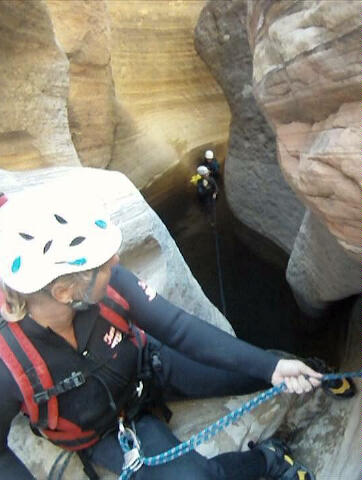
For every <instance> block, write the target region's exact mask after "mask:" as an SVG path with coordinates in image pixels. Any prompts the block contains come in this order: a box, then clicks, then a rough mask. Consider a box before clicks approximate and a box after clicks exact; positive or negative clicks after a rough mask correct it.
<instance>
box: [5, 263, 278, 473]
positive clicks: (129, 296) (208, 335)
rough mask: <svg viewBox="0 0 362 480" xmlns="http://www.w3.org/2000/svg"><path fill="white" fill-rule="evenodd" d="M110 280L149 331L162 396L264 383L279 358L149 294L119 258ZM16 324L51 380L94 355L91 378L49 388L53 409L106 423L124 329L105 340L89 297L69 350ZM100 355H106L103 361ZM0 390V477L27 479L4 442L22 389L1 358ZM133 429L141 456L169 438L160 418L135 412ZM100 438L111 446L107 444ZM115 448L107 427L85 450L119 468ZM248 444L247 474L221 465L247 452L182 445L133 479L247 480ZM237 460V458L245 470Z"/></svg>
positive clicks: (35, 328)
mask: <svg viewBox="0 0 362 480" xmlns="http://www.w3.org/2000/svg"><path fill="white" fill-rule="evenodd" d="M111 285H112V286H113V287H114V288H115V289H116V290H117V291H118V292H119V293H120V294H121V295H122V296H123V297H124V298H125V299H126V300H127V302H128V303H129V306H130V316H131V318H132V321H133V322H134V323H135V324H137V325H138V326H139V327H140V328H142V329H144V330H145V331H146V333H147V334H148V335H149V336H148V347H147V348H151V349H154V350H157V352H158V353H159V358H160V359H161V368H158V369H157V373H156V374H155V375H154V383H155V384H157V386H158V387H159V388H162V389H163V391H164V392H165V397H166V398H171V397H173V398H174V397H182V398H185V397H186V398H196V397H208V396H222V395H228V394H241V393H248V392H252V391H256V390H258V389H261V388H265V387H266V386H267V385H268V383H269V382H270V378H271V375H272V373H273V371H274V369H275V367H276V364H277V362H278V360H279V358H278V357H277V356H275V355H273V354H271V353H268V352H265V351H264V350H262V349H259V348H256V347H254V346H252V345H250V344H247V343H245V342H243V341H241V340H238V339H236V338H234V337H232V336H231V335H229V334H227V333H225V332H223V331H221V330H219V329H218V328H216V327H214V326H212V325H210V324H208V323H207V322H205V321H203V320H200V319H199V318H197V317H195V316H193V315H190V314H188V313H186V312H185V311H184V310H182V309H180V308H178V307H176V306H175V305H173V304H171V303H169V302H168V301H167V300H165V299H164V298H163V297H161V296H160V295H156V293H155V292H154V291H153V290H152V289H150V288H149V287H147V286H146V285H145V284H144V283H143V282H141V281H140V280H139V279H138V278H137V277H136V276H135V275H133V274H132V273H131V272H129V271H128V270H126V269H125V268H123V267H121V266H117V267H115V268H114V269H113V272H112V278H111ZM20 325H21V327H22V329H23V331H24V332H25V333H26V334H27V336H28V337H29V338H30V339H31V341H32V343H33V344H34V346H35V347H36V348H37V350H38V351H39V352H40V354H41V355H42V357H43V358H44V359H45V360H46V362H47V364H48V367H49V370H50V373H51V375H52V377H53V380H54V383H56V382H57V381H59V380H62V379H64V378H65V377H67V376H69V375H70V374H71V372H73V371H76V370H82V371H84V370H88V371H89V370H90V369H91V368H92V367H94V365H100V364H102V362H103V365H102V366H101V367H99V368H98V369H97V370H96V373H97V377H98V378H97V377H95V376H94V377H93V376H90V377H89V378H88V379H87V382H86V383H85V384H84V385H82V386H81V387H79V388H77V389H74V390H71V391H69V392H66V393H63V394H62V395H59V396H58V401H59V410H60V414H61V416H62V417H64V418H66V419H69V420H71V421H73V422H75V423H77V424H78V425H80V426H82V427H83V428H91V429H96V430H98V431H100V432H104V431H106V430H107V429H108V428H110V427H112V426H114V425H115V419H116V412H114V411H113V410H112V409H111V408H110V396H111V397H112V398H113V400H114V402H115V403H116V404H117V408H118V409H121V407H122V405H121V404H122V394H123V393H124V390H125V387H126V386H127V385H128V384H129V383H130V382H131V381H132V380H133V379H134V377H135V374H136V370H137V357H138V355H137V347H136V346H135V345H134V344H133V343H132V342H131V341H129V340H128V339H127V338H126V337H125V336H124V337H123V338H122V339H121V337H120V336H118V337H117V341H115V338H116V337H115V334H114V331H111V330H110V328H111V326H110V324H109V323H108V322H107V321H106V320H104V319H103V318H102V317H101V316H100V315H99V309H98V306H93V307H92V308H90V309H89V310H88V311H85V312H78V313H77V315H76V316H75V319H74V330H75V337H76V339H77V343H78V348H77V350H75V349H74V348H73V347H72V346H70V344H68V343H67V342H66V341H65V340H64V339H63V338H62V337H60V336H59V335H57V334H56V333H55V332H53V331H52V330H51V329H50V328H43V327H42V326H40V325H39V324H38V323H36V322H35V321H34V320H32V319H31V318H30V317H29V316H26V317H25V318H24V319H23V320H21V322H20ZM156 339H157V340H156ZM104 360H107V362H106V363H105V364H104ZM105 385H106V387H105ZM0 389H1V395H0V412H1V415H0V480H15V479H16V480H26V479H30V478H32V476H31V475H30V473H29V472H28V471H27V470H26V468H25V467H24V466H23V464H22V463H21V462H20V460H19V459H18V458H17V457H16V456H15V455H14V454H13V453H12V452H11V450H10V449H9V448H8V447H7V436H8V432H9V429H10V424H11V421H12V419H13V418H14V417H15V415H16V414H17V413H18V412H19V411H20V406H21V403H22V396H21V393H20V391H19V388H18V386H17V384H16V383H15V381H14V379H13V378H12V376H11V374H10V372H9V371H8V370H7V368H6V367H5V365H4V364H3V363H2V362H1V361H0ZM137 429H138V433H139V436H140V437H141V440H142V444H143V448H144V451H145V453H146V454H147V455H149V454H153V453H155V452H158V453H159V452H161V451H163V450H165V449H167V448H168V447H169V446H170V445H174V444H175V443H177V439H176V438H175V437H174V436H173V435H172V433H171V432H170V431H169V430H168V427H167V425H166V424H164V423H162V422H160V421H159V420H157V419H156V418H154V417H152V416H149V415H145V416H143V417H141V418H140V419H139V421H138V422H137ZM147 435H148V437H147ZM110 445H113V446H112V448H111V450H110ZM112 449H113V450H112ZM115 450H117V451H115ZM118 450H119V447H118V445H117V443H116V440H115V437H114V435H109V436H108V437H106V438H105V439H103V440H101V441H100V442H99V443H98V444H97V445H96V446H95V447H92V448H90V449H89V454H90V455H92V456H93V457H92V460H94V462H97V463H102V464H103V465H104V466H106V467H108V468H109V469H110V470H113V471H115V472H116V473H119V472H120V468H121V464H122V456H121V453H120V452H119V451H118ZM253 452H254V450H253ZM253 452H250V455H251V454H253V455H251V456H250V459H251V460H250V462H251V463H250V462H249V463H250V465H254V466H253V467H252V470H253V471H255V472H257V473H256V474H255V475H256V476H255V475H254V474H252V476H250V477H248V476H245V475H244V476H241V474H240V477H239V476H232V474H231V470H230V472H229V466H233V468H234V467H235V465H240V466H241V465H242V464H243V462H244V461H245V460H246V459H247V456H245V454H241V453H230V454H226V455H229V457H228V459H227V462H226V464H225V465H224V464H223V462H224V460H225V458H226V457H225V456H218V457H215V459H214V460H212V461H211V460H207V459H206V458H204V457H202V456H200V455H198V454H196V453H192V454H188V455H186V456H185V457H183V458H182V459H179V460H177V461H175V462H171V463H169V464H167V465H165V466H160V467H152V468H147V467H143V468H142V469H141V470H140V471H139V472H138V473H137V475H136V476H135V478H136V479H140V480H141V479H153V478H155V479H156V478H157V479H158V480H160V479H163V478H164V479H166V478H167V479H170V478H172V479H178V478H180V479H181V478H183V479H184V478H187V479H188V480H190V479H193V478H195V479H197V480H202V479H204V478H205V479H212V478H215V479H219V478H220V479H226V478H228V479H232V478H235V479H237V478H240V479H244V478H245V479H248V478H255V479H256V478H258V476H257V475H261V474H262V473H263V470H260V471H259V470H258V468H260V469H263V468H264V465H263V461H262V459H260V458H259V457H258V455H259V456H260V454H259V452H256V453H255V454H254V453H253ZM108 457H109V458H108ZM256 459H257V461H256ZM224 463H225V462H224ZM244 463H245V462H244ZM257 464H259V465H260V467H259V466H257ZM254 467H255V468H254ZM243 468H244V467H243ZM247 468H248V466H245V473H246V474H247ZM255 469H256V470H255ZM234 470H235V469H234ZM237 471H238V470H236V473H237ZM260 472H261V473H260ZM253 475H254V476H253Z"/></svg>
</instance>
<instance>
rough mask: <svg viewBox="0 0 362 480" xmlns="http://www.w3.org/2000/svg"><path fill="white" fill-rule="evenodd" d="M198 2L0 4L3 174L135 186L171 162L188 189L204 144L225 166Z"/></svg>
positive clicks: (7, 0) (221, 121)
mask: <svg viewBox="0 0 362 480" xmlns="http://www.w3.org/2000/svg"><path fill="white" fill-rule="evenodd" d="M203 5H204V0H197V1H193V2H188V1H171V2H167V3H165V2H164V1H162V0H160V1H152V8H150V2H149V1H148V0H144V1H137V2H133V1H113V0H109V1H108V0H89V1H88V0H67V1H64V0H41V1H39V0H29V1H26V2H24V1H23V0H4V1H2V2H0V16H1V25H2V26H3V27H4V28H2V31H1V33H0V39H1V46H0V56H1V64H2V69H1V73H0V82H1V86H2V92H3V97H2V98H3V110H2V115H1V120H0V167H1V168H5V169H10V170H23V169H30V168H39V167H44V166H50V165H58V166H59V165H79V164H80V163H79V161H80V162H81V164H82V165H83V166H93V167H100V168H106V167H108V168H109V169H112V170H120V171H122V172H124V173H126V174H127V175H128V176H129V177H130V178H131V179H132V180H133V181H134V183H135V184H136V186H137V187H138V188H143V187H145V186H146V185H149V184H151V183H152V182H153V181H154V179H156V178H158V177H159V176H160V175H162V174H163V173H165V172H167V171H169V170H170V169H171V168H172V167H174V166H176V165H178V164H180V163H182V164H183V165H184V166H185V170H186V173H185V174H184V176H186V178H184V176H183V177H182V178H180V177H178V178H177V181H178V183H179V184H181V185H183V184H184V183H185V182H188V180H189V176H191V174H192V173H194V170H195V166H196V164H197V162H198V160H199V159H200V156H201V154H202V153H203V151H204V150H205V149H206V148H210V147H211V148H215V149H216V151H217V153H218V154H219V156H221V158H223V156H224V152H225V143H226V139H227V136H228V123H229V119H230V114H229V109H228V105H227V103H226V101H225V98H224V96H223V94H222V91H221V89H220V87H219V86H218V84H217V83H216V81H215V80H214V78H213V77H212V75H211V74H210V73H209V71H208V69H207V67H206V66H205V64H204V63H203V62H202V61H201V60H200V58H199V57H198V55H197V54H196V51H195V49H194V46H193V29H194V26H195V24H196V22H197V18H198V15H199V12H200V10H201V9H202V7H203ZM170 188H172V185H170ZM165 195H167V192H165Z"/></svg>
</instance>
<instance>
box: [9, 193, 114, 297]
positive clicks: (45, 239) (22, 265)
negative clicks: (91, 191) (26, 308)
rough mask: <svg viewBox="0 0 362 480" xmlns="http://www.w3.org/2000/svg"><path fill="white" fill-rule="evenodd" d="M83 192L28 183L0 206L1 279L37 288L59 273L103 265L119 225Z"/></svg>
mask: <svg viewBox="0 0 362 480" xmlns="http://www.w3.org/2000/svg"><path fill="white" fill-rule="evenodd" d="M63 190H66V186H65V188H64V186H63ZM80 197H82V193H79V194H78V198H77V197H76V196H73V197H72V199H71V198H70V197H69V195H68V192H59V191H58V192H57V190H56V189H55V191H54V189H49V188H48V189H46V190H45V189H44V187H43V188H42V189H34V188H33V189H31V188H29V189H28V190H27V191H24V192H23V193H21V194H20V193H18V194H15V195H14V196H13V197H12V196H10V197H9V199H8V201H7V202H6V203H5V204H4V205H2V206H1V208H0V278H1V279H2V280H3V282H4V283H5V284H6V285H7V286H9V287H10V288H12V289H13V290H16V291H17V292H20V293H24V294H26V293H33V292H36V291H38V290H40V289H42V288H43V287H45V286H46V285H48V284H49V283H50V282H51V281H52V280H55V279H56V278H58V277H60V276H61V275H65V274H68V273H74V272H80V271H84V270H89V269H93V268H95V267H99V266H100V265H103V264H104V263H106V262H107V261H108V260H109V259H110V258H111V257H112V256H113V255H114V254H115V253H117V251H118V249H119V247H120V245H121V241H122V236H121V232H120V230H119V229H118V228H117V227H116V226H114V225H113V224H112V223H111V221H110V218H109V215H107V213H106V212H105V210H104V208H103V206H102V205H101V204H100V202H95V201H94V200H92V199H83V198H80Z"/></svg>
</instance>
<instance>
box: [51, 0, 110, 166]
mask: <svg viewBox="0 0 362 480" xmlns="http://www.w3.org/2000/svg"><path fill="white" fill-rule="evenodd" d="M116 3H118V2H116ZM46 4H47V7H48V12H49V17H50V19H51V22H52V23H53V27H54V37H55V39H56V41H57V43H58V45H59V46H60V48H61V49H62V50H63V51H64V53H65V54H66V56H67V58H68V61H69V71H68V76H69V91H68V98H67V101H68V122H69V129H70V132H71V135H72V141H73V144H74V147H75V149H76V151H77V154H78V156H79V158H80V161H81V163H82V165H85V166H95V167H102V168H104V167H106V166H107V165H108V164H109V162H110V161H111V155H112V149H113V137H114V129H115V123H116V119H115V98H114V87H113V79H112V69H111V47H110V40H111V32H110V17H109V12H108V9H107V3H106V2H105V1H104V0H101V1H91V2H84V1H82V0H76V1H70V2H69V1H67V2H64V1H63V0H46Z"/></svg>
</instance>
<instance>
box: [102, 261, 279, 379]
mask: <svg viewBox="0 0 362 480" xmlns="http://www.w3.org/2000/svg"><path fill="white" fill-rule="evenodd" d="M111 283H112V285H113V286H114V287H115V288H117V290H118V291H119V292H120V294H121V295H123V296H124V297H125V298H126V299H127V301H128V302H129V304H130V310H131V314H132V318H133V319H134V321H135V323H136V324H137V325H138V326H139V327H141V328H142V329H144V330H145V331H146V332H147V333H149V334H150V335H152V336H153V337H155V338H157V339H158V340H160V341H161V342H162V343H164V344H166V345H168V346H169V347H172V348H174V349H175V350H178V351H179V352H181V353H183V354H185V355H187V356H188V357H189V358H191V359H193V360H196V361H198V362H201V363H204V364H207V365H212V366H214V367H217V368H224V369H228V370H232V371H240V372H242V373H246V374H248V375H250V376H253V377H255V378H258V379H262V380H265V381H266V382H270V379H271V376H272V374H273V372H274V370H275V367H276V364H277V363H278V361H279V357H278V356H276V355H273V354H271V353H269V352H266V351H265V350H263V349H261V348H258V347H255V346H253V345H250V344H249V343H247V342H244V341H242V340H240V339H237V338H235V337H233V336H232V335H229V334H228V333H225V332H223V331H222V330H220V329H219V328H216V327H214V326H213V325H210V324H209V323H207V322H206V321H204V320H201V319H200V318H198V317H196V316H194V315H191V314H189V313H187V312H185V311H184V310H182V309H181V308H178V307H176V306H175V305H174V304H172V303H170V302H168V301H167V300H165V299H164V298H163V297H162V296H160V295H156V294H155V293H154V292H153V291H152V289H150V288H149V287H147V286H146V285H144V283H143V282H141V281H140V280H139V279H138V278H137V277H136V276H135V275H133V274H132V273H131V272H129V271H128V270H126V269H125V268H122V267H116V268H115V269H114V271H113V274H112V280H111Z"/></svg>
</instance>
